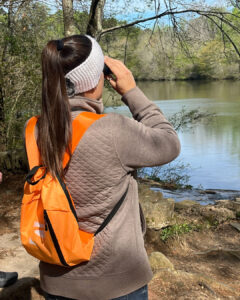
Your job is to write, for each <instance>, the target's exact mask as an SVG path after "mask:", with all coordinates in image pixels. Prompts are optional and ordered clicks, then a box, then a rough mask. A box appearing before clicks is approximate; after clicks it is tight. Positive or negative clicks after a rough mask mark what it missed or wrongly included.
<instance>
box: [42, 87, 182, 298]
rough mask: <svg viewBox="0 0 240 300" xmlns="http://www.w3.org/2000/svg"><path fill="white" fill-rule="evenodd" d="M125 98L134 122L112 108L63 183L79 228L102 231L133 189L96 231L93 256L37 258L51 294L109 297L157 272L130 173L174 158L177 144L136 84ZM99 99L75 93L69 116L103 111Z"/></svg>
mask: <svg viewBox="0 0 240 300" xmlns="http://www.w3.org/2000/svg"><path fill="white" fill-rule="evenodd" d="M122 100H123V101H124V102H125V103H126V104H127V105H128V107H129V109H130V111H131V112H132V114H133V117H134V119H135V120H133V119H130V118H127V117H124V116H120V115H118V114H114V113H112V114H108V115H107V116H105V117H103V118H101V119H99V120H98V121H96V122H95V123H94V124H93V125H92V126H91V127H90V128H89V129H88V130H87V132H86V133H85V134H84V136H83V138H82V139H81V141H80V142H79V144H78V146H77V148H76V150H75V152H74V154H73V156H72V160H71V163H70V166H69V169H68V172H67V174H66V183H67V186H68V189H69V191H70V193H71V195H72V198H73V200H74V203H75V206H76V211H77V216H78V222H79V226H80V228H81V229H83V230H86V231H89V232H95V231H96V230H97V228H98V227H99V226H100V224H101V223H102V222H103V220H104V219H105V218H106V216H107V215H108V214H109V212H110V211H111V210H112V208H113V207H114V205H115V204H116V203H117V202H118V201H119V199H120V198H121V196H122V195H123V194H124V193H125V191H126V189H127V188H128V193H127V196H126V198H125V200H124V202H123V204H122V205H121V207H120V209H119V210H118V212H117V213H116V215H115V216H114V218H113V219H112V220H111V222H110V223H109V224H108V225H107V226H106V227H105V228H104V230H103V231H101V232H100V234H99V235H97V236H96V238H95V244H94V249H93V253H92V257H91V260H90V261H89V262H87V263H84V264H80V265H78V266H76V267H74V268H63V267H60V266H55V265H48V264H46V263H43V262H41V263H40V282H41V287H42V288H43V290H45V291H47V292H48V293H50V294H53V295H61V296H64V297H68V298H73V299H79V300H109V299H113V298H117V297H120V296H123V295H126V294H128V293H130V292H132V291H134V290H137V289H138V288H140V287H142V286H144V285H146V284H147V283H148V282H149V281H150V280H151V278H152V271H151V268H150V265H149V262H148V257H147V254H146V251H145V248H144V240H143V234H142V228H141V221H140V212H139V201H138V188H137V183H136V180H135V179H134V178H133V176H132V172H133V171H134V170H135V169H136V168H138V167H141V166H150V165H161V164H164V163H167V162H169V161H171V160H172V159H174V158H175V157H176V156H177V155H178V153H179V149H180V146H179V141H178V138H177V135H176V133H175V131H174V129H173V128H172V126H171V124H170V123H169V122H168V121H167V120H166V118H165V117H164V115H163V114H162V112H161V111H160V109H159V108H158V107H157V106H156V105H155V104H154V103H152V102H151V101H149V100H148V99H147V98H146V96H145V95H144V94H143V93H142V92H141V91H140V90H139V89H138V88H135V89H133V90H131V91H129V92H128V93H127V94H125V95H124V97H123V99H122ZM97 102H98V101H97V100H96V101H95V103H94V100H88V99H86V98H81V97H78V98H74V99H70V103H71V105H72V110H73V112H72V117H73V118H74V117H76V115H77V114H78V113H80V111H81V110H88V111H93V109H96V110H95V111H96V112H97V113H101V105H100V103H97ZM142 219H143V216H142ZM143 222H144V220H143Z"/></svg>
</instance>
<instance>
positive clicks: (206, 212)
mask: <svg viewBox="0 0 240 300" xmlns="http://www.w3.org/2000/svg"><path fill="white" fill-rule="evenodd" d="M199 213H200V214H201V216H203V217H204V218H205V219H207V220H208V221H209V222H210V223H211V224H215V223H216V224H217V223H218V224H220V223H223V222H225V221H228V220H234V219H235V218H236V213H235V212H233V211H232V210H230V209H227V208H224V207H217V206H206V207H201V209H200V210H199Z"/></svg>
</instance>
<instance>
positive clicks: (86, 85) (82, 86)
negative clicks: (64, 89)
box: [65, 35, 104, 94]
mask: <svg viewBox="0 0 240 300" xmlns="http://www.w3.org/2000/svg"><path fill="white" fill-rule="evenodd" d="M86 37H88V38H89V39H90V41H91V42H92V50H91V52H90V54H89V56H88V57H87V59H86V60H85V61H84V62H83V63H82V64H80V65H79V66H77V67H76V68H75V69H73V70H71V71H70V72H69V73H67V74H66V76H65V78H68V79H70V81H71V82H73V83H74V86H75V94H79V93H83V92H86V91H90V90H91V89H93V88H95V87H96V86H97V84H98V82H99V79H100V76H101V74H102V72H103V67H104V55H103V52H102V49H101V47H100V45H99V44H98V42H97V41H96V40H95V39H94V38H92V37H91V36H89V35H86Z"/></svg>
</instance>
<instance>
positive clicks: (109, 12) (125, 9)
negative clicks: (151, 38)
mask: <svg viewBox="0 0 240 300" xmlns="http://www.w3.org/2000/svg"><path fill="white" fill-rule="evenodd" d="M159 1H160V3H161V7H162V8H161V11H160V12H162V11H164V10H165V9H164V5H163V0H159ZM39 2H42V3H45V4H49V7H50V8H51V11H52V12H54V11H55V10H56V1H55V0H40V1H39ZM87 2H88V3H87ZM147 2H148V3H152V5H150V6H147V5H146V3H147ZM181 2H184V3H185V4H186V5H187V6H189V5H196V4H197V3H205V4H206V5H209V6H211V5H213V6H223V5H224V4H225V5H226V2H227V1H226V0H197V1H193V0H185V1H184V0H182V1H181ZM78 3H84V4H83V5H85V9H87V10H89V7H90V1H81V2H80V1H76V2H75V4H76V5H79V6H77V7H76V8H77V9H80V10H82V7H81V4H78ZM126 3H127V4H126ZM178 8H179V9H184V7H183V6H180V5H178ZM185 8H186V6H185ZM136 11H137V12H136ZM104 14H105V17H110V16H114V17H115V18H117V19H118V20H126V21H127V22H132V21H134V20H136V19H143V18H149V17H152V16H154V15H155V10H154V1H153V0H152V1H150V0H135V1H134V0H131V1H130V0H106V4H105V9H104ZM179 16H180V15H179ZM154 22H155V21H150V22H147V23H143V24H142V25H143V26H144V27H152V26H153V24H154ZM160 22H163V23H164V24H168V18H167V17H165V18H162V19H161V21H160Z"/></svg>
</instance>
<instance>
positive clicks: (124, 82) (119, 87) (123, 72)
mask: <svg viewBox="0 0 240 300" xmlns="http://www.w3.org/2000/svg"><path fill="white" fill-rule="evenodd" d="M105 63H106V65H107V66H108V67H109V68H110V69H111V71H112V72H113V74H114V75H115V76H116V79H113V78H111V77H110V76H107V79H108V80H110V81H109V82H110V84H111V86H112V87H113V88H114V89H115V90H116V91H117V92H118V93H119V94H120V95H123V94H125V93H126V92H128V91H129V90H131V89H132V88H134V87H136V83H135V80H134V77H133V75H132V72H131V71H130V70H129V69H128V68H127V67H126V66H125V65H124V64H123V63H122V62H121V61H120V60H117V59H113V58H110V57H108V56H105Z"/></svg>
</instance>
